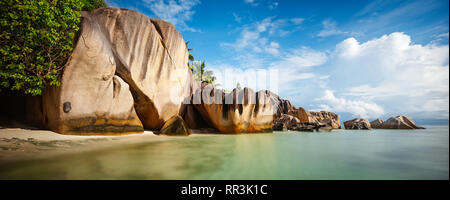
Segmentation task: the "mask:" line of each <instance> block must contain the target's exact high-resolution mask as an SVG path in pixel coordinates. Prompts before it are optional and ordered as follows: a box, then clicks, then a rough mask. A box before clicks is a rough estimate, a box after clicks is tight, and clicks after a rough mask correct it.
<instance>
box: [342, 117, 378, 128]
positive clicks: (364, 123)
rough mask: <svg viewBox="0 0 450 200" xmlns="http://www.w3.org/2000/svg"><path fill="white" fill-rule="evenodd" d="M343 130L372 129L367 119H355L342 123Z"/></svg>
mask: <svg viewBox="0 0 450 200" xmlns="http://www.w3.org/2000/svg"><path fill="white" fill-rule="evenodd" d="M344 127H345V129H361V130H368V129H371V128H372V127H371V126H370V122H369V120H367V119H361V118H355V119H352V120H349V121H345V122H344Z"/></svg>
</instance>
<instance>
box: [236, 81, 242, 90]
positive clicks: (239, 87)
mask: <svg viewBox="0 0 450 200" xmlns="http://www.w3.org/2000/svg"><path fill="white" fill-rule="evenodd" d="M236 89H237V90H242V87H241V84H240V83H239V82H237V84H236Z"/></svg>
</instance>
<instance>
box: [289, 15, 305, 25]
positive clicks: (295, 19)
mask: <svg viewBox="0 0 450 200" xmlns="http://www.w3.org/2000/svg"><path fill="white" fill-rule="evenodd" d="M291 21H292V23H294V24H296V25H299V24H301V23H303V21H305V18H300V17H297V18H292V19H291Z"/></svg>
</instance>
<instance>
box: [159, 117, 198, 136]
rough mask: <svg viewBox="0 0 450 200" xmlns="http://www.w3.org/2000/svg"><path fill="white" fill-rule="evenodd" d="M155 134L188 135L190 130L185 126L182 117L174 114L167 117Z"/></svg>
mask: <svg viewBox="0 0 450 200" xmlns="http://www.w3.org/2000/svg"><path fill="white" fill-rule="evenodd" d="M157 134H161V135H170V136H188V135H191V130H190V129H189V128H188V127H187V125H186V123H185V122H184V120H183V118H181V116H179V115H174V116H172V117H171V118H169V119H168V120H167V121H166V122H165V123H164V125H163V127H162V128H161V130H160V131H159V132H157Z"/></svg>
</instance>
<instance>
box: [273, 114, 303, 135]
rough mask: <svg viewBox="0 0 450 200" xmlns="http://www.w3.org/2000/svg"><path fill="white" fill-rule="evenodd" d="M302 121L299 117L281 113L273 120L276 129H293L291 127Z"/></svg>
mask: <svg viewBox="0 0 450 200" xmlns="http://www.w3.org/2000/svg"><path fill="white" fill-rule="evenodd" d="M298 123H300V120H298V118H297V117H293V116H291V115H286V114H281V116H280V117H279V118H278V119H275V120H274V121H273V128H272V129H273V130H274V131H287V130H291V127H293V126H295V125H296V124H298Z"/></svg>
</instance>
